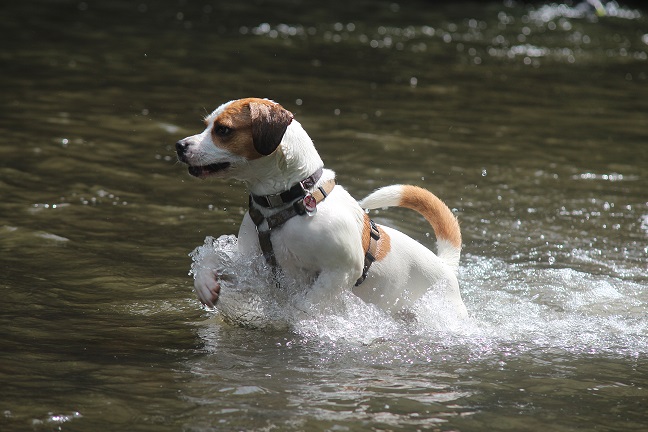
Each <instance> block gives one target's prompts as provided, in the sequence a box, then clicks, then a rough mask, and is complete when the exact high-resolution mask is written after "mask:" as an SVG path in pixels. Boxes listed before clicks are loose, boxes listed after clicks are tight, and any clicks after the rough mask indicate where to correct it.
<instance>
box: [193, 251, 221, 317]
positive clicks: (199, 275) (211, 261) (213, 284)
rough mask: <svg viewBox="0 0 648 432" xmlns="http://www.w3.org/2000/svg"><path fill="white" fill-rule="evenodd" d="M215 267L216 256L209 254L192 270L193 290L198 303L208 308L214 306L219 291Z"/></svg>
mask: <svg viewBox="0 0 648 432" xmlns="http://www.w3.org/2000/svg"><path fill="white" fill-rule="evenodd" d="M216 266H217V263H216V254H210V255H209V256H207V257H204V259H203V261H202V262H200V265H196V266H194V268H193V272H194V290H195V291H196V294H197V295H198V299H199V300H200V302H201V303H202V304H204V305H206V306H209V307H214V306H216V303H217V302H218V297H219V295H220V290H221V285H220V282H219V275H218V272H217V271H216Z"/></svg>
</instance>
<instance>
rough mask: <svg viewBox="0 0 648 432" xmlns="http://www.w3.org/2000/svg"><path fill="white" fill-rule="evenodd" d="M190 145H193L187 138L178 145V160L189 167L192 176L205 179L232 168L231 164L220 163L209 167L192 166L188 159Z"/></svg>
mask: <svg viewBox="0 0 648 432" xmlns="http://www.w3.org/2000/svg"><path fill="white" fill-rule="evenodd" d="M190 145H191V143H190V142H188V141H187V140H186V138H185V139H183V140H180V141H178V142H177V143H176V154H177V155H178V160H179V161H180V162H182V163H186V164H187V165H189V174H191V175H192V176H194V177H204V176H207V175H209V174H215V173H217V172H219V171H223V170H224V169H227V168H229V167H230V165H231V164H230V163H229V162H218V163H213V164H208V165H192V164H191V162H190V161H189V159H188V158H187V149H188V148H189V146H190Z"/></svg>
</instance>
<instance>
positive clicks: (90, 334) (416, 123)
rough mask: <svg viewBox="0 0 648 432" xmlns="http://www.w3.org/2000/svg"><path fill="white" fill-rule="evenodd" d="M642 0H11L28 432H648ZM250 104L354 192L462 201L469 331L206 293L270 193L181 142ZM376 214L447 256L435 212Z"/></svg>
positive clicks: (17, 258) (349, 309) (14, 388)
mask: <svg viewBox="0 0 648 432" xmlns="http://www.w3.org/2000/svg"><path fill="white" fill-rule="evenodd" d="M638 4H639V5H640V3H634V4H633V3H624V2H620V4H616V3H614V2H611V3H608V4H607V6H606V11H605V12H606V13H605V14H602V13H599V14H597V13H596V12H595V11H594V10H593V9H591V8H590V9H588V8H587V7H586V4H581V5H573V4H570V5H560V4H549V3H542V2H534V3H533V5H525V4H522V3H517V2H510V1H507V2H496V1H493V2H482V3H468V2H461V1H460V2H425V1H418V2H417V1H411V2H401V3H397V2H382V1H378V2H375V1H371V2H369V1H362V2H353V3H349V2H343V1H337V0H336V1H332V2H327V3H326V7H323V6H322V5H320V4H318V5H317V6H313V5H309V4H306V3H305V2H304V3H302V2H299V1H279V0H277V1H263V2H261V1H259V2H256V3H255V4H254V5H248V4H246V3H245V2H238V3H236V2H232V3H227V4H221V3H220V2H212V1H201V2H189V1H183V0H177V1H176V0H174V1H155V2H153V1H148V0H142V1H137V2H124V1H121V2H120V1H106V2H79V1H66V0H61V1H56V2H52V1H46V0H42V1H36V0H31V1H24V2H12V3H7V4H6V5H4V6H3V7H2V8H1V9H2V24H0V26H1V28H2V30H3V32H2V33H3V35H4V36H3V49H2V50H1V52H0V65H1V66H0V76H1V77H2V80H1V81H0V87H1V88H2V92H1V94H2V105H1V108H0V110H2V115H1V116H0V127H1V130H2V134H1V135H0V191H1V192H2V200H1V201H0V248H1V254H0V259H1V266H2V271H1V273H0V293H1V295H2V302H0V322H1V325H2V327H1V328H2V331H1V332H0V388H1V389H2V390H1V391H0V429H1V430H3V431H4V430H7V431H20V430H37V431H47V430H64V431H75V430H76V431H81V430H83V431H88V430H128V431H167V430H168V431H176V430H184V431H217V430H224V431H229V430H255V431H265V430H289V431H301V430H305V431H306V430H307V431H325V430H337V431H345V430H347V431H360V430H443V431H485V430H489V431H523V430H529V431H531V430H534V431H535V430H547V431H575V430H583V431H589V430H601V431H613V430H618V431H632V430H636V431H639V430H646V429H648V414H647V412H648V315H647V312H648V287H647V284H648V277H647V263H648V259H647V255H648V207H647V204H648V193H647V192H646V191H647V190H648V179H647V177H646V172H647V168H648V145H647V143H646V142H647V141H648V102H647V101H648V79H647V74H648V17H647V15H648V10H646V9H643V10H641V9H636V8H637V7H641V6H638ZM247 96H258V97H268V98H272V99H274V100H276V101H278V102H280V103H282V105H284V106H285V107H286V108H288V109H289V110H291V111H293V112H294V113H295V115H296V117H297V118H298V120H299V121H300V122H301V123H302V124H303V125H304V127H305V129H306V130H307V131H308V132H309V133H310V135H311V136H312V137H313V139H314V141H315V143H316V145H317V147H318V149H319V151H320V153H321V155H322V157H323V159H324V161H325V164H326V166H327V167H329V168H332V169H334V170H335V171H336V172H337V177H338V180H339V182H340V183H341V184H343V185H344V186H345V187H346V188H347V189H348V190H349V191H350V193H351V194H353V195H354V196H355V197H357V198H361V197H363V196H365V195H366V194H367V193H369V192H370V191H372V190H373V189H375V188H377V187H379V186H382V185H387V184H393V183H411V184H416V185H419V186H423V187H426V188H428V189H430V190H432V191H433V192H434V193H436V194H437V195H438V196H440V197H442V198H443V199H444V200H445V201H446V202H447V203H448V205H449V206H450V207H451V208H453V209H455V210H456V212H457V214H458V217H459V219H460V222H461V227H462V231H463V236H464V250H463V256H462V260H461V268H460V272H459V279H460V285H461V287H462V293H463V297H464V299H465V302H466V306H467V308H468V311H469V314H470V319H469V321H468V322H466V323H463V324H460V325H447V324H448V323H444V322H443V320H438V319H436V318H435V317H433V316H432V315H430V314H428V313H427V312H426V309H425V306H426V304H425V301H422V302H421V304H420V305H419V306H420V307H419V309H418V315H417V316H418V319H417V320H416V321H414V322H412V321H400V320H395V319H393V318H391V317H389V316H386V315H385V314H383V313H381V312H379V311H376V310H374V309H373V308H371V307H369V306H367V305H365V304H362V303H360V302H358V301H357V300H356V299H354V298H353V297H352V296H348V297H345V298H344V299H343V301H344V308H341V309H339V310H337V311H334V312H332V313H331V314H327V315H322V316H313V317H309V318H308V319H303V320H300V321H294V320H293V321H291V322H290V323H289V325H288V326H286V327H283V328H282V327H281V326H266V327H264V328H256V329H253V328H247V327H241V326H237V325H232V324H228V323H227V322H225V321H224V320H223V316H222V315H221V312H220V311H218V310H208V309H205V308H202V307H201V306H200V303H199V302H198V300H197V298H196V296H195V295H194V293H193V292H192V280H191V278H190V276H188V272H189V268H190V265H191V257H190V256H189V254H190V253H191V252H192V251H193V250H194V248H196V247H198V246H200V245H202V244H203V243H204V241H205V239H206V238H208V237H210V236H213V237H214V238H218V237H220V236H222V235H227V234H235V233H236V232H237V227H238V224H239V222H240V220H241V217H242V214H243V213H244V211H245V209H246V206H247V200H246V192H245V189H244V187H243V185H241V184H238V183H235V182H226V181H217V180H213V181H200V180H197V179H195V178H192V177H190V176H189V175H188V174H187V172H186V169H185V167H184V166H183V165H181V164H178V163H177V162H176V159H175V155H174V143H175V142H176V141H177V140H178V139H180V138H182V137H185V136H187V135H191V134H194V133H197V132H198V131H200V130H201V129H202V123H201V119H202V117H203V116H204V115H205V114H207V113H209V112H210V111H211V110H212V109H213V108H215V107H216V106H217V105H219V104H221V103H223V102H225V101H228V100H230V99H235V98H240V97H247ZM375 219H376V220H377V221H378V222H381V223H386V224H389V225H391V226H394V227H396V228H398V229H400V230H401V231H404V232H406V233H408V234H410V235H411V236H413V237H414V238H416V239H418V240H419V241H421V242H423V243H424V244H426V245H428V246H429V247H433V245H434V239H433V235H431V233H430V232H429V231H430V228H428V227H427V225H426V224H425V223H424V221H423V220H422V219H420V217H419V216H418V215H416V214H414V213H413V212H408V211H401V210H400V209H395V210H392V209H390V210H387V211H380V212H378V213H377V214H375ZM242 271H243V269H242ZM277 313H278V314H279V316H280V315H281V310H279V311H278V312H277ZM275 318H276V317H275ZM437 318H438V317H437Z"/></svg>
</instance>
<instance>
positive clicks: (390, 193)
mask: <svg viewBox="0 0 648 432" xmlns="http://www.w3.org/2000/svg"><path fill="white" fill-rule="evenodd" d="M360 206H362V208H365V209H376V208H384V207H406V208H408V209H412V210H415V211H417V212H419V213H420V214H421V215H423V217H424V218H425V219H426V220H427V221H428V222H429V223H430V225H432V229H434V235H435V236H436V238H437V255H438V256H439V258H441V259H442V260H443V261H444V262H445V263H446V264H448V265H449V266H450V267H452V268H454V269H457V268H459V257H460V255H461V230H460V229H459V222H458V221H457V218H456V217H455V215H454V214H452V212H451V211H450V209H449V208H448V206H447V205H445V203H444V202H443V201H441V200H440V199H439V198H438V197H437V196H436V195H434V194H433V193H432V192H430V191H428V190H426V189H423V188H420V187H417V186H409V185H392V186H386V187H383V188H380V189H378V190H376V191H374V192H373V193H371V194H369V196H367V197H366V198H365V199H363V200H362V201H360Z"/></svg>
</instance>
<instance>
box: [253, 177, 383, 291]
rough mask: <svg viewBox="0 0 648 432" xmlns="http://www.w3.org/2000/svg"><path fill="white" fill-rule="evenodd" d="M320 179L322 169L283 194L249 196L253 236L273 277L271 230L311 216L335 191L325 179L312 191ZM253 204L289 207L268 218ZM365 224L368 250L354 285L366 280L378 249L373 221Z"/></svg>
mask: <svg viewBox="0 0 648 432" xmlns="http://www.w3.org/2000/svg"><path fill="white" fill-rule="evenodd" d="M321 177H322V168H320V169H318V170H317V171H315V173H313V175H311V176H309V177H307V178H305V179H304V180H302V181H300V182H299V183H297V184H295V185H294V186H292V187H291V188H290V189H288V190H287V191H284V192H281V193H278V194H272V195H254V194H250V198H249V213H250V218H251V219H252V222H254V225H255V226H256V230H257V234H258V236H259V246H260V247H261V252H262V253H263V257H264V258H265V260H266V262H267V263H268V265H269V266H270V267H272V271H273V272H274V274H275V277H276V276H277V270H278V267H279V266H278V264H277V258H276V256H275V253H274V249H273V247H272V239H271V236H272V231H273V230H274V229H277V228H279V227H281V226H282V225H283V224H285V223H286V222H288V221H289V220H290V219H292V218H293V217H295V216H304V215H307V216H315V214H316V213H317V205H318V204H319V203H320V202H322V201H324V199H326V197H327V196H328V195H329V194H330V193H331V192H332V191H333V188H335V179H331V180H328V181H326V182H324V183H323V184H322V185H321V186H319V187H317V188H315V185H316V184H317V182H318V181H319V179H320V178H321ZM253 203H255V204H258V205H260V206H262V207H265V208H268V209H273V208H277V207H285V206H287V205H288V204H292V205H290V206H288V207H286V208H284V209H283V210H279V211H278V212H276V213H273V214H271V215H269V216H264V215H263V213H261V211H260V210H259V209H258V208H256V207H255V206H254V205H253ZM264 222H265V224H264ZM369 222H370V224H371V237H370V241H369V248H368V250H367V253H366V255H365V262H364V268H363V270H362V276H360V278H359V279H358V281H357V282H356V284H355V286H358V285H360V284H361V283H362V282H364V280H365V279H366V278H367V273H368V272H369V267H371V264H372V263H373V262H374V261H375V260H376V258H375V256H376V250H377V247H378V246H377V245H378V240H379V239H380V232H379V231H378V228H377V227H376V224H375V223H374V222H373V221H371V220H370V221H369Z"/></svg>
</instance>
